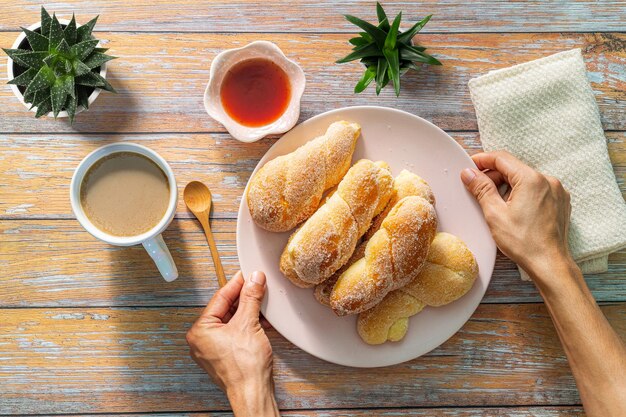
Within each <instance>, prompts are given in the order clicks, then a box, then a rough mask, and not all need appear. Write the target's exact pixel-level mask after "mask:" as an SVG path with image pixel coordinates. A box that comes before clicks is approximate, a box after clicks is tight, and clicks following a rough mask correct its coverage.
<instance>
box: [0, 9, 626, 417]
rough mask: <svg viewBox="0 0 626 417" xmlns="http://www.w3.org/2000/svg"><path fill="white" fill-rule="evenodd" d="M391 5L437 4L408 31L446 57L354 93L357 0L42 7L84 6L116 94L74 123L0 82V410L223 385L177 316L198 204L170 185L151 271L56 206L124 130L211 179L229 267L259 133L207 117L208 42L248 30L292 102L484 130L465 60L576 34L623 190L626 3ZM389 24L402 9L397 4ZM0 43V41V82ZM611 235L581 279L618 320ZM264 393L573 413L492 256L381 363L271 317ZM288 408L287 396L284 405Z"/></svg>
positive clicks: (539, 307) (554, 357) (369, 404)
mask: <svg viewBox="0 0 626 417" xmlns="http://www.w3.org/2000/svg"><path fill="white" fill-rule="evenodd" d="M388 3H389V4H387V8H388V12H389V13H393V14H395V13H397V12H398V11H399V10H403V11H404V14H403V16H404V17H405V19H406V21H407V23H408V22H413V21H415V20H416V19H418V18H420V17H421V16H424V15H425V14H428V13H434V15H435V16H434V18H433V20H432V21H431V22H430V23H429V24H428V26H427V27H426V29H425V30H424V33H423V34H422V35H419V37H418V39H419V42H420V43H422V44H424V45H426V46H428V47H429V48H430V49H431V51H432V53H433V54H434V55H435V56H437V57H438V58H440V59H441V60H442V61H443V62H444V66H443V67H440V68H427V69H425V70H424V71H422V72H421V73H419V74H415V75H410V76H407V77H405V78H404V81H403V90H402V95H401V96H400V98H396V97H395V96H393V94H392V92H391V91H385V92H384V93H382V94H381V95H380V97H376V96H375V94H374V93H373V90H372V89H369V90H368V91H367V92H366V93H363V94H361V95H354V94H353V93H352V89H353V86H354V83H355V82H356V80H357V79H358V74H357V73H358V72H359V71H360V67H359V66H358V65H357V64H350V65H342V66H338V65H335V64H334V63H333V62H334V61H335V60H336V59H338V58H340V57H341V56H343V55H345V54H346V53H347V51H348V50H349V45H348V44H347V40H348V38H349V37H350V34H351V33H353V32H354V30H355V29H354V27H351V26H350V25H349V24H348V23H347V22H346V21H344V20H343V18H342V17H341V14H342V13H350V14H354V15H357V16H360V17H365V18H370V19H373V18H374V16H375V12H374V5H373V3H372V2H370V1H331V0H313V1H304V0H290V1H288V2H287V1H284V2H283V1H275V0H272V1H259V2H250V1H246V0H237V1H234V0H230V1H226V0H225V1H206V0H203V1H201V0H169V1H167V0H133V1H122V0H109V1H78V0H66V1H64V2H60V3H53V5H51V6H50V7H49V10H50V11H51V12H52V11H56V12H57V13H58V14H59V15H60V16H62V17H69V16H70V15H71V12H72V11H75V12H76V14H77V16H78V19H79V23H80V22H82V23H84V22H85V21H86V20H88V19H90V18H91V17H93V16H94V15H96V14H100V20H99V22H98V26H97V27H96V31H97V32H98V33H97V35H98V37H99V38H101V39H104V40H105V43H106V46H107V47H110V48H111V53H112V54H114V55H116V56H119V57H120V59H118V60H115V61H113V62H112V63H111V65H110V67H109V78H110V81H111V83H112V84H113V85H114V86H115V87H116V88H117V89H118V90H119V94H118V95H111V94H106V93H105V94H102V95H101V96H100V98H98V100H97V101H96V103H95V104H94V106H93V108H92V110H90V111H89V113H85V114H81V115H79V116H78V118H77V121H76V124H75V125H74V126H70V125H68V124H67V123H66V122H65V121H63V120H59V121H54V120H50V119H40V120H35V119H34V118H33V115H32V114H31V113H28V112H27V111H26V110H25V109H24V107H23V106H22V105H21V104H20V103H19V102H18V101H17V100H16V99H15V97H14V96H13V95H12V94H11V92H10V90H9V88H8V86H3V87H2V88H0V131H1V134H0V178H1V181H0V247H1V250H0V267H1V268H2V275H0V414H62V415H63V414H107V415H109V414H118V413H120V414H123V413H131V412H132V413H138V414H152V413H156V412H159V413H168V414H170V413H171V414H177V413H180V414H179V415H199V414H193V413H195V412H200V413H203V412H204V413H206V412H208V413H210V415H212V416H222V415H225V414H228V410H229V406H228V402H227V401H226V398H225V397H224V395H223V394H222V393H221V392H220V391H219V390H218V389H217V388H216V387H215V386H214V385H212V384H211V383H210V382H209V380H208V378H207V376H206V375H205V374H204V373H203V372H202V371H201V370H200V369H199V368H197V367H196V366H195V364H194V363H193V362H192V361H191V359H190V358H189V357H188V350H187V346H186V343H185V338H184V334H185V332H186V330H187V329H188V328H189V326H190V325H191V323H192V322H193V321H194V319H195V318H196V316H197V314H198V312H199V311H200V308H201V307H202V306H203V305H204V304H205V303H206V302H207V300H208V299H209V298H210V297H211V295H212V294H213V293H214V291H215V289H216V279H215V275H214V270H213V265H212V263H211V260H210V256H209V250H208V247H207V245H206V242H205V239H204V236H203V234H202V232H201V230H200V226H199V224H198V223H197V222H196V221H195V220H193V219H192V216H191V215H190V213H189V212H187V211H186V210H185V208H184V206H183V204H182V201H181V203H180V205H179V207H178V214H177V216H176V220H174V222H173V224H172V225H171V226H170V228H169V229H168V231H167V232H166V233H165V240H166V241H167V242H168V243H169V246H170V249H171V251H172V254H173V256H174V258H175V260H176V262H177V264H178V268H179V271H180V278H178V280H177V281H175V282H173V283H171V284H166V283H165V282H164V281H163V280H162V278H161V277H160V276H159V275H158V273H157V271H156V269H155V267H154V265H153V264H152V261H151V260H150V259H149V258H148V256H147V254H146V253H145V252H144V250H143V249H142V248H141V247H132V248H117V247H111V246H108V245H106V244H103V243H101V242H99V241H96V240H95V239H94V238H92V237H91V236H90V235H89V234H87V233H86V232H85V231H84V230H83V229H82V228H81V227H80V225H79V224H78V222H77V221H76V220H75V219H74V217H73V215H72V212H71V210H70V204H69V198H68V187H69V183H70V178H71V175H72V171H73V169H74V168H75V167H76V165H77V164H78V162H79V161H80V160H81V159H82V158H83V157H84V156H85V155H86V154H87V153H88V152H90V151H91V150H93V149H95V148H97V147H99V146H102V145H104V144H106V143H111V142H117V141H132V142H137V143H141V144H143V145H147V146H149V147H151V148H152V149H154V150H156V151H157V152H159V153H160V154H161V155H163V156H164V157H165V158H166V159H167V160H168V161H169V162H170V163H171V165H172V167H173V169H174V171H175V172H176V175H177V178H178V181H179V184H180V185H181V191H182V186H184V185H185V184H186V183H187V182H188V181H189V180H191V179H200V180H202V181H205V182H207V183H208V184H210V186H211V188H212V190H213V191H214V194H213V195H214V197H215V212H214V215H213V219H212V222H213V226H214V228H215V231H216V239H217V242H218V244H219V249H220V251H221V253H222V255H223V259H224V266H225V268H226V272H227V274H229V275H230V274H233V273H234V272H235V271H236V270H237V269H238V265H237V264H238V262H237V255H236V248H235V224H236V214H237V207H238V206H239V201H240V199H241V194H242V191H243V188H244V186H245V184H246V181H247V180H248V177H249V175H250V173H251V171H252V170H253V168H254V166H255V165H256V163H257V161H258V160H259V158H260V157H261V156H262V155H263V154H264V152H265V151H267V149H268V148H269V147H270V146H271V145H272V143H274V141H275V138H270V139H265V140H262V141H260V142H257V143H254V144H242V143H239V142H237V141H235V140H234V139H232V138H231V137H230V136H229V135H228V134H226V133H225V131H224V129H223V127H222V126H220V125H219V124H218V123H216V122H215V121H213V120H212V119H211V118H209V117H208V116H207V114H206V113H205V111H204V108H203V106H202V95H203V91H204V87H205V85H206V83H207V80H208V70H209V64H210V62H211V59H212V58H213V57H214V56H215V55H216V54H217V53H218V52H219V51H221V50H223V49H225V48H232V47H237V46H243V45H245V44H247V43H249V42H251V41H253V40H258V39H266V40H269V41H272V42H275V43H276V44H278V46H280V47H281V48H282V49H283V50H284V51H285V53H286V54H287V56H289V57H290V58H292V59H295V60H297V61H298V62H299V63H300V65H301V66H302V67H303V68H304V70H305V72H306V75H307V89H306V93H305V94H304V97H303V101H302V114H301V117H300V120H301V121H302V120H306V119H308V118H310V117H311V116H313V115H316V114H318V113H320V112H323V111H326V110H331V109H335V108H338V107H342V106H349V105H358V104H377V105H384V106H390V107H395V108H399V109H403V110H406V111H409V112H411V113H414V114H417V115H419V116H421V117H424V118H426V119H428V120H431V121H432V122H434V123H436V124H437V125H439V126H440V127H442V128H443V129H445V130H446V131H448V132H449V133H450V134H451V135H452V136H453V137H454V138H455V140H457V141H458V142H459V143H460V144H461V145H463V147H465V148H466V149H467V151H468V152H470V153H474V152H476V151H478V150H479V149H480V141H479V137H478V133H477V126H476V119H475V115H474V110H473V107H472V104H471V102H470V98H469V93H468V89H467V81H468V80H469V79H470V78H472V77H474V76H477V75H480V74H484V73H486V72H487V71H489V70H492V69H495V68H503V67H508V66H510V65H512V64H515V63H520V62H524V61H528V60H531V59H535V58H539V57H541V56H545V55H548V54H551V53H554V52H557V51H562V50H566V49H571V48H582V50H583V53H584V56H585V60H586V63H587V69H588V73H589V78H590V80H591V83H592V87H593V90H594V92H595V94H596V99H597V101H598V104H599V106H600V111H601V114H602V123H603V125H604V128H605V129H606V136H607V139H608V147H609V152H610V156H611V160H612V162H613V166H614V169H615V173H616V176H617V179H618V182H619V185H620V187H621V189H622V191H623V192H626V184H625V179H626V117H624V111H625V110H626V93H625V90H626V70H625V64H626V34H625V33H623V32H622V33H620V31H623V30H624V21H625V20H626V4H625V3H624V2H616V1H614V2H609V1H577V2H571V3H567V2H562V1H560V2H547V1H531V2H504V1H493V0H492V1H487V0H481V1H472V2H471V3H470V2H461V1H459V2H454V1H444V0H439V1H437V0H428V1H421V2H419V4H417V3H416V2H414V3H413V4H411V2H403V1H394V2H388ZM38 13H39V2H34V1H27V0H12V1H7V2H4V3H3V5H2V13H1V14H0V30H1V31H0V45H2V46H5V47H9V46H10V45H11V44H12V42H13V40H14V39H15V37H16V36H17V34H18V28H19V26H28V25H30V24H31V23H33V22H35V21H37V20H38ZM405 27H406V25H405ZM5 65H6V61H5V60H4V59H2V60H0V74H2V84H4V81H5V76H4V74H5V73H6V71H5ZM625 276H626V251H621V252H618V253H615V254H613V255H611V257H610V267H609V271H608V272H607V273H604V274H598V275H589V276H587V281H588V283H589V285H590V287H591V288H592V290H593V292H594V294H595V296H596V297H597V299H598V300H599V301H600V303H601V304H602V310H603V311H604V313H605V314H606V315H607V317H608V318H609V320H610V321H611V323H612V324H613V326H614V327H615V328H616V329H617V331H618V332H619V333H620V334H621V335H622V337H624V336H625V335H626V280H625V279H624V278H625ZM269 338H270V340H271V343H272V346H273V347H274V352H275V375H276V393H277V397H278V402H279V405H280V408H281V409H283V410H285V412H284V414H285V415H289V416H313V415H322V416H340V415H341V416H354V417H356V416H366V415H368V416H369V415H380V416H397V415H408V416H496V415H515V416H531V415H532V416H557V415H558V416H580V415H582V409H581V407H580V399H579V397H578V394H577V391H576V387H575V385H574V381H573V379H572V376H571V373H570V370H569V368H568V365H567V361H566V359H565V357H564V354H563V350H562V349H561V346H560V344H559V342H558V340H557V337H556V334H555V332H554V329H553V327H552V324H551V322H550V318H549V316H548V314H547V311H546V309H545V307H544V305H543V303H541V300H540V298H539V297H538V294H537V291H536V290H535V289H534V287H533V286H532V285H531V284H529V283H526V282H521V281H520V279H519V274H518V272H517V271H516V269H515V266H514V265H513V264H512V263H511V262H510V261H509V260H507V259H506V258H504V257H503V256H501V255H499V256H498V259H497V263H496V270H495V272H494V275H493V279H492V283H491V285H490V287H489V289H488V291H487V294H486V296H485V298H484V300H483V304H481V305H480V307H479V308H478V310H477V311H476V313H475V314H474V315H473V317H472V318H471V319H470V321H469V322H468V323H467V324H466V325H465V326H464V327H463V329H462V330H461V331H460V332H459V333H458V334H456V335H455V336H454V337H453V338H452V339H450V340H449V341H448V342H446V343H444V344H443V345H442V346H441V347H439V348H438V349H435V350H434V351H433V352H431V353H429V354H428V355H426V356H424V357H422V358H419V359H417V360H413V361H411V362H408V363H404V364H401V365H397V366H392V367H388V368H383V369H369V370H368V369H349V368H344V367H341V366H335V365H331V364H328V363H326V362H323V361H321V360H318V359H316V358H314V357H311V356H309V355H308V354H306V353H304V352H302V351H300V350H299V349H298V348H296V347H295V346H293V345H292V344H291V343H289V342H287V341H286V340H285V339H284V338H282V337H281V336H280V335H279V334H277V333H276V332H275V331H269ZM287 410H288V411H287Z"/></svg>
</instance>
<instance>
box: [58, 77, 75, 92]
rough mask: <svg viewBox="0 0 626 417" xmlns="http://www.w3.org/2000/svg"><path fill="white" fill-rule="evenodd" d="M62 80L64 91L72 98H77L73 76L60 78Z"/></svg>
mask: <svg viewBox="0 0 626 417" xmlns="http://www.w3.org/2000/svg"><path fill="white" fill-rule="evenodd" d="M59 79H60V80H61V85H62V87H63V90H64V91H65V92H66V93H67V94H68V95H69V96H71V97H76V91H75V89H74V77H72V76H71V75H65V76H64V77H61V78H59Z"/></svg>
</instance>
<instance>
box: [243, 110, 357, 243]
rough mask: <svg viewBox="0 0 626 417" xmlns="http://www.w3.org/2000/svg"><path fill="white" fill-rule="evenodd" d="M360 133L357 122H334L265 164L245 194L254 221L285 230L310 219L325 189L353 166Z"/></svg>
mask: <svg viewBox="0 0 626 417" xmlns="http://www.w3.org/2000/svg"><path fill="white" fill-rule="evenodd" d="M360 134H361V127H360V126H359V125H358V124H356V123H350V122H346V121H341V122H335V123H333V124H331V125H330V126H329V127H328V130H327V131H326V133H325V134H324V135H323V136H320V137H318V138H315V139H313V140H311V141H309V142H307V143H306V144H304V145H303V146H301V147H299V148H298V149H296V150H295V151H293V152H291V153H289V154H287V155H281V156H279V157H277V158H274V159H272V160H271V161H269V162H268V163H266V164H265V165H263V166H262V167H261V169H259V170H258V171H257V172H256V174H254V176H253V177H252V178H251V179H250V185H249V187H248V192H247V194H246V198H247V201H248V208H249V209H250V215H251V216H252V220H254V222H255V223H256V224H257V225H258V226H260V227H262V228H263V229H265V230H269V231H270V232H286V231H288V230H291V229H293V228H294V227H296V226H297V225H298V224H300V223H302V222H303V221H304V220H306V219H307V218H309V217H310V216H311V215H312V214H313V213H314V212H315V210H317V207H318V206H319V204H320V201H321V200H322V196H323V194H324V191H325V190H328V189H329V188H332V187H334V186H335V185H337V184H338V183H339V182H340V181H341V179H342V178H343V176H344V175H345V174H346V172H347V171H348V169H349V168H350V162H351V160H352V154H353V153H354V147H355V145H356V141H357V138H358V137H359V135H360Z"/></svg>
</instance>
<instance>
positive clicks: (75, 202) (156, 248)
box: [70, 142, 178, 282]
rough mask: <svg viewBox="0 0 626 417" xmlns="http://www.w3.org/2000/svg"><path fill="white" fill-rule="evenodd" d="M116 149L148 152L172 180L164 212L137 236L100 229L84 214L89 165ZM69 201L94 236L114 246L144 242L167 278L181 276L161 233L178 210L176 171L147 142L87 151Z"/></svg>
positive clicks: (117, 150) (75, 175)
mask: <svg viewBox="0 0 626 417" xmlns="http://www.w3.org/2000/svg"><path fill="white" fill-rule="evenodd" d="M116 152H134V153H138V154H140V155H143V156H145V157H146V158H148V159H150V160H151V161H153V162H154V163H155V164H157V166H158V167H159V168H161V170H162V171H163V172H164V173H165V175H166V176H167V181H168V183H169V187H170V196H169V203H168V205H167V210H166V211H165V215H164V216H163V218H162V219H161V220H160V221H159V223H157V224H156V225H155V226H154V227H153V228H152V229H150V230H148V231H147V232H145V233H142V234H140V235H137V236H113V235H110V234H108V233H106V232H104V231H102V230H100V229H98V228H97V227H96V226H95V225H94V224H93V223H92V222H91V221H90V220H89V218H88V217H87V216H86V215H85V212H84V211H83V206H82V205H81V203H80V187H81V185H82V183H83V179H84V178H85V174H86V173H87V172H88V171H89V168H91V166H92V165H93V164H95V163H96V162H98V161H99V160H101V159H102V158H104V157H105V156H107V155H111V154H112V153H116ZM70 202H71V204H72V211H73V212H74V215H75V216H76V219H78V222H79V223H80V224H81V225H82V226H83V227H84V228H85V230H87V231H88V232H89V233H91V235H92V236H94V237H95V238H97V239H100V240H102V241H104V242H106V243H109V244H111V245H115V246H133V245H139V244H142V245H143V247H144V248H145V249H146V251H148V254H149V255H150V257H151V258H152V260H153V261H154V263H155V264H156V266H157V268H158V269H159V272H160V273H161V275H163V278H164V279H165V280H166V281H168V282H170V281H174V280H175V279H176V278H177V277H178V269H177V268H176V264H175V263H174V260H173V259H172V255H171V254H170V251H169V250H168V249H167V246H166V245H165V242H164V241H163V238H162V237H161V233H163V231H165V229H167V227H168V226H169V224H170V223H171V222H172V220H173V219H174V215H175V214H176V206H177V204H178V189H177V188H176V178H175V177H174V172H173V171H172V168H170V166H169V164H168V163H167V162H166V161H165V159H163V157H161V155H159V154H158V153H156V152H154V151H153V150H152V149H150V148H147V147H145V146H142V145H137V144H135V143H128V142H124V143H112V144H110V145H105V146H102V147H100V148H98V149H96V150H95V151H93V152H91V153H90V154H89V155H87V156H86V157H85V158H84V159H83V160H82V161H81V162H80V164H78V167H76V170H75V171H74V175H73V176H72V182H71V184H70Z"/></svg>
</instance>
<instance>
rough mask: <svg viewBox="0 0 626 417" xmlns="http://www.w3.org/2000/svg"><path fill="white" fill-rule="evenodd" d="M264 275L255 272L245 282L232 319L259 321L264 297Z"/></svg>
mask: <svg viewBox="0 0 626 417" xmlns="http://www.w3.org/2000/svg"><path fill="white" fill-rule="evenodd" d="M265 281H266V278H265V274H264V273H263V272H259V271H255V272H253V273H252V275H251V276H250V278H248V279H247V280H246V283H245V285H244V286H243V289H242V290H241V295H240V296H239V307H238V308H237V312H235V315H234V317H241V318H246V319H249V320H250V319H251V320H256V321H258V320H259V312H260V310H261V302H262V301H263V296H264V295H265V287H266V285H265Z"/></svg>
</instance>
